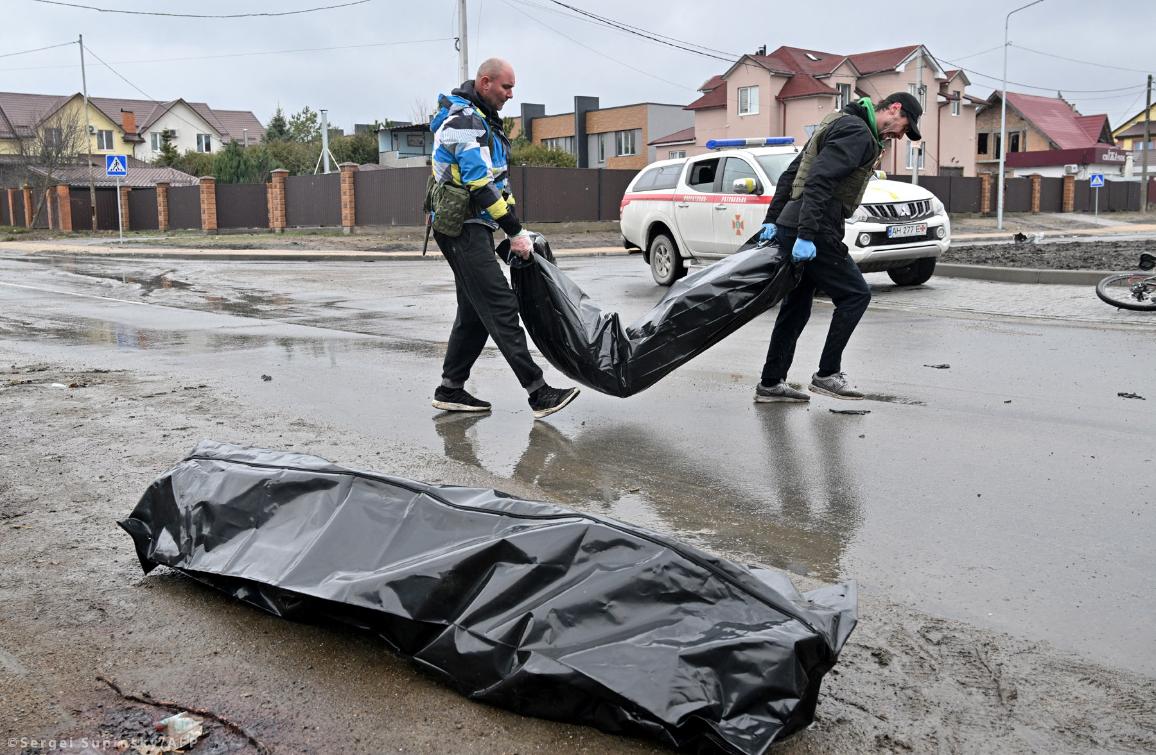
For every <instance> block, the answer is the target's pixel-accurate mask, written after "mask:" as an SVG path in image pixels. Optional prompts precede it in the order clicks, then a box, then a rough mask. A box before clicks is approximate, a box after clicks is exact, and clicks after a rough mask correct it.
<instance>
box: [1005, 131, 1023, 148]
mask: <svg viewBox="0 0 1156 755" xmlns="http://www.w3.org/2000/svg"><path fill="white" fill-rule="evenodd" d="M1007 148H1008V152H1019V151H1020V135H1019V134H1018V133H1011V134H1008V140H1007Z"/></svg>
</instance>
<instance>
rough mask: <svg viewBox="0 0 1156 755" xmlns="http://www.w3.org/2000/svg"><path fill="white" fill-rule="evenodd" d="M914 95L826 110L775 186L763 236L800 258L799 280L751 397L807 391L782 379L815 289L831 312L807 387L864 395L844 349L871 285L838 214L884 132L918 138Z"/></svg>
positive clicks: (790, 396)
mask: <svg viewBox="0 0 1156 755" xmlns="http://www.w3.org/2000/svg"><path fill="white" fill-rule="evenodd" d="M921 115H923V108H922V107H920V105H919V100H917V99H916V98H915V97H913V96H912V95H910V94H907V93H906V92H896V93H895V94H892V95H890V96H888V97H887V98H886V99H884V100H883V101H882V102H881V103H879V104H878V105H875V104H873V103H872V102H871V99H870V98H868V97H864V98H862V99H861V100H859V101H857V102H852V103H851V104H849V105H847V107H845V108H843V109H842V110H841V111H838V112H835V113H831V114H830V115H828V116H827V117H826V118H824V119H823V120H822V121H821V122H820V123H819V125H818V127H817V128H816V129H815V132H814V133H813V134H812V135H811V138H810V139H809V140H808V141H807V144H806V146H805V147H803V151H802V152H800V153H799V156H798V157H796V158H795V160H794V162H792V163H791V165H790V167H788V168H787V169H786V170H785V171H783V173H782V175H781V176H779V182H778V185H777V186H776V187H775V197H774V200H773V201H772V202H771V206H770V207H769V208H768V209H767V217H766V220H765V222H764V224H763V231H762V235H761V237H762V238H763V239H765V240H770V239H778V242H779V247H780V248H782V249H790V250H791V257H792V259H794V261H795V262H803V263H806V264H804V265H803V270H802V280H801V281H800V282H799V285H798V286H797V287H796V288H795V290H794V291H792V292H791V293H790V294H789V295H788V296H787V298H786V299H784V300H783V303H782V304H781V305H780V307H779V316H778V319H777V320H775V329H774V332H773V333H772V334H771V344H770V347H769V348H768V349H767V361H766V364H764V365H763V373H762V377H761V379H760V381H759V385H758V386H757V387H756V388H755V401H756V402H759V403H763V402H805V401H810V400H811V398H810V396H808V395H807V394H806V393H804V392H803V391H798V390H795V389H794V388H792V387H790V386H789V385H787V370H788V369H789V368H790V366H791V361H792V360H793V359H794V356H795V343H796V342H797V341H798V340H799V336H800V334H802V332H803V327H804V326H806V324H807V320H808V319H810V317H811V300H812V298H813V297H814V295H815V290H816V289H819V290H821V291H823V292H824V293H826V294H827V295H828V296H830V297H831V301H833V302H834V304H835V313H834V314H833V315H832V316H831V328H830V330H829V331H828V332H827V341H826V343H825V344H824V345H823V355H822V357H821V358H820V359H819V370H818V371H817V372H816V373H815V374H814V375H812V376H811V384H810V386H808V387H809V388H810V390H811V392H812V393H819V394H823V395H826V396H833V397H835V398H842V399H861V398H863V394H862V393H860V392H859V391H857V390H856V389H855V388H854V387H853V386H852V385H851V384H850V383H849V382H848V381H847V376H846V375H845V374H844V373H843V368H842V359H843V349H844V348H845V347H846V346H847V341H848V340H850V338H851V333H853V332H854V330H855V326H856V325H858V324H859V320H860V318H862V317H863V313H864V312H866V311H867V304H868V303H869V302H870V301H871V289H870V288H869V287H868V286H867V281H865V280H863V274H862V273H860V272H859V268H858V267H857V266H856V265H855V262H854V261H853V260H852V259H851V255H850V254H849V253H848V251H847V247H846V245H844V244H843V230H844V229H843V221H844V220H845V219H846V218H849V217H851V215H852V213H854V212H855V210H856V208H858V207H859V203H860V202H861V201H863V194H864V192H865V191H866V190H867V182H868V181H870V180H871V176H872V174H873V173H874V170H875V164H876V162H877V161H878V160H879V156H880V154H882V152H883V141H884V140H885V139H898V138H900V137H902V136H904V135H906V136H907V138H908V139H910V140H911V141H913V142H918V141H920V140H921V139H922V137H921V136H920V134H919V117H920V116H921Z"/></svg>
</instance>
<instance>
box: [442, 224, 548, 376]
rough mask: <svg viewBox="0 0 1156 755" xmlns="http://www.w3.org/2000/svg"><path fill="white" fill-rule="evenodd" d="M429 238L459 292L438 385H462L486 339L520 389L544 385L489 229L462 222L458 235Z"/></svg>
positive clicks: (492, 234) (492, 233)
mask: <svg viewBox="0 0 1156 755" xmlns="http://www.w3.org/2000/svg"><path fill="white" fill-rule="evenodd" d="M434 239H435V240H436V241H437V245H438V248H439V249H441V250H442V254H443V255H445V258H446V260H447V261H448V262H449V263H450V269H451V270H453V271H454V282H455V283H456V284H457V294H458V313H457V316H456V317H455V318H454V326H453V329H452V330H451V331H450V341H449V346H448V347H447V348H446V358H445V362H444V363H443V364H442V385H445V386H447V387H450V388H461V387H463V386H464V385H465V383H466V380H467V379H468V378H469V377H470V370H471V369H472V368H473V366H474V362H476V361H478V357H479V356H480V355H481V353H482V349H483V348H484V347H485V345H486V339H487V338H493V339H494V344H496V345H497V347H498V350H499V351H501V352H502V356H504V357H505V358H506V361H507V362H508V363H509V365H510V367H511V368H513V370H514V374H515V375H516V376H517V377H518V382H519V383H521V384H522V387H523V388H525V389H526V390H527V391H529V392H533V391H535V390H537V389H538V388H540V387H541V386H543V385H545V382H544V381H543V379H542V369H541V368H540V367H538V365H536V364H534V360H533V359H532V358H531V357H530V349H529V348H528V347H527V345H526V334H525V332H524V331H523V330H522V325H521V323H520V322H518V300H517V299H516V298H515V297H514V292H513V290H511V289H510V284H509V283H507V282H506V278H505V276H503V275H502V269H501V267H499V264H498V258H497V256H496V255H495V254H494V232H493V231H491V230H490V229H489V228H488V227H486V226H484V225H479V224H477V223H466V224H465V225H464V226H462V233H461V235H460V236H458V237H456V238H454V237H451V236H444V235H442V234H440V233H437V232H435V233H434Z"/></svg>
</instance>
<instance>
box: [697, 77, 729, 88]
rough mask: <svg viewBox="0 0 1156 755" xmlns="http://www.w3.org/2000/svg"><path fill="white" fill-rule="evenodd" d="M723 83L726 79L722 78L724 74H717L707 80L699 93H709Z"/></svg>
mask: <svg viewBox="0 0 1156 755" xmlns="http://www.w3.org/2000/svg"><path fill="white" fill-rule="evenodd" d="M723 81H724V79H723V77H722V74H717V73H716V74H715V75H714V76H711V77H710V78H709V79H707V80H706V82H705V83H704V84H703V85H702V86H700V87H699V88H698V91H700V92H709V91H710V90H712V89H714V88H715V87H717V86H720V85H722V83H723Z"/></svg>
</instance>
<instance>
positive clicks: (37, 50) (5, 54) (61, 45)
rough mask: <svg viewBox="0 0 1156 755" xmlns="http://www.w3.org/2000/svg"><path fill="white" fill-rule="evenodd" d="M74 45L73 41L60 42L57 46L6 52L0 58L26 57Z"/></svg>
mask: <svg viewBox="0 0 1156 755" xmlns="http://www.w3.org/2000/svg"><path fill="white" fill-rule="evenodd" d="M74 44H76V41H75V40H73V41H71V42H61V43H60V44H58V45H49V46H48V47H36V48H33V49H31V50H21V51H20V52H6V53H4V54H3V55H0V58H11V57H13V56H16V55H27V54H28V53H30V52H40V51H41V50H55V49H56V48H57V47H67V46H69V45H74Z"/></svg>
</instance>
